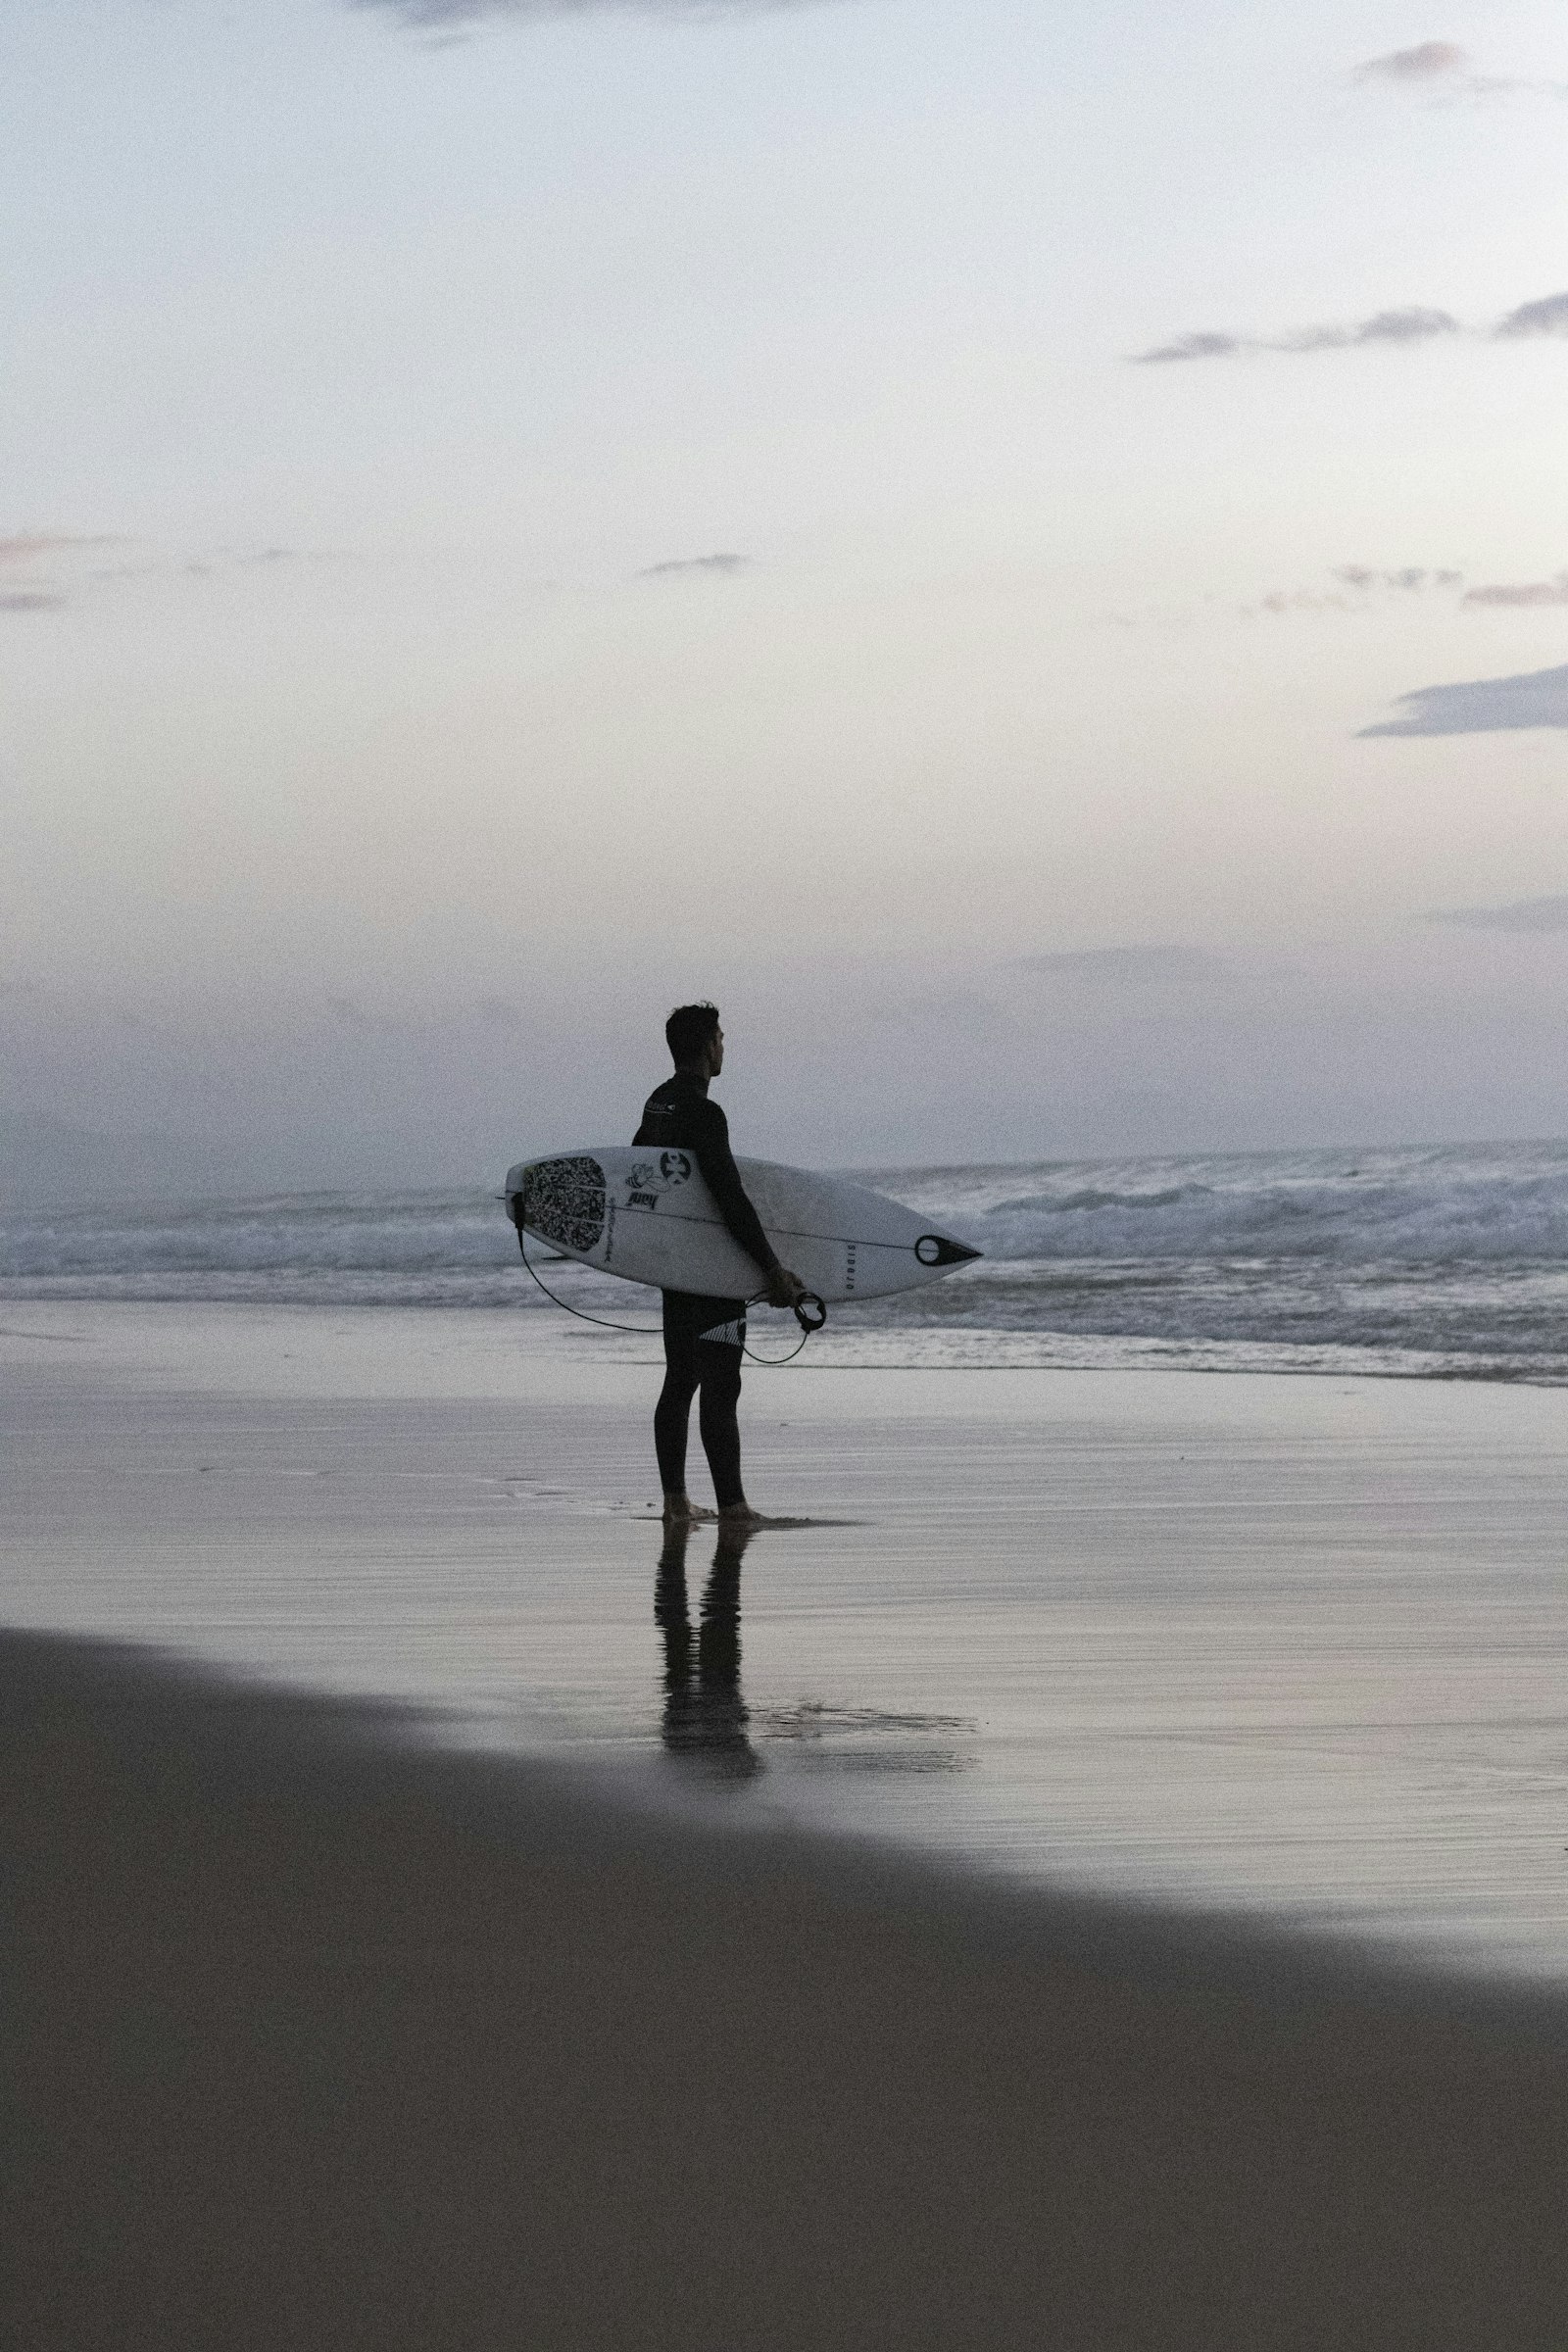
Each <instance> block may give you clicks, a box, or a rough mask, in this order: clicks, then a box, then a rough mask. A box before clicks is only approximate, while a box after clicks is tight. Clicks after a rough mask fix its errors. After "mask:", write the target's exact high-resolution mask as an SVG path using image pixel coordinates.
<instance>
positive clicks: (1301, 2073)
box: [0, 1637, 1568, 2352]
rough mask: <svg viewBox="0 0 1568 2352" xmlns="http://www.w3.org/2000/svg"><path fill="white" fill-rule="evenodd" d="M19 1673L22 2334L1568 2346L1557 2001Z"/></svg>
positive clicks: (138, 1670) (184, 1696)
mask: <svg viewBox="0 0 1568 2352" xmlns="http://www.w3.org/2000/svg"><path fill="white" fill-rule="evenodd" d="M0 1682H3V1688H4V1706H3V1710H0V1712H3V1721H4V1724H5V1735H4V1736H5V1741H6V1747H7V1755H6V1785H7V1788H8V1789H9V1790H10V1792H11V1794H10V1798H9V1801H8V1804H7V1807H6V1820H5V1833H4V1847H5V1852H4V1865H5V1871H6V1877H7V1881H8V1884H9V1886H10V1887H11V1889H12V1893H11V1899H10V1902H9V1905H8V1911H9V1918H10V1927H9V1930H8V1936H7V1941H8V1945H9V1954H10V1958H9V1967H8V1975H9V1977H10V1981H11V1991H10V1998H9V2000H8V2010H9V2013H10V2016H11V2021H12V2025H11V2033H10V2041H11V2069H10V2071H11V2075H12V2086H13V2087H12V2096H13V2100H14V2108H13V2116H14V2128H13V2134H12V2144H13V2150H14V2156H15V2159H16V2161H15V2169H14V2173H13V2191H12V2214H13V2246H14V2249H15V2261H16V2267H15V2269H14V2271H13V2278H12V2289H11V2292H12V2294H13V2296H14V2298H15V2301H14V2305H13V2309H14V2315H15V2319H14V2327H15V2333H14V2335H13V2339H12V2340H14V2341H16V2342H17V2343H19V2344H23V2343H25V2344H26V2345H28V2346H39V2347H42V2346H50V2347H55V2346H59V2347H66V2346H70V2347H73V2348H74V2347H78V2346H80V2347H85V2346H89V2345H91V2346H99V2345H102V2346H105V2347H107V2346H111V2345H116V2346H118V2345H121V2344H123V2343H125V2342H126V2341H128V2340H136V2341H144V2342H156V2343H159V2344H162V2345H167V2346H179V2347H184V2346H191V2347H195V2346H216V2345H222V2346H225V2347H228V2346H233V2347H241V2346H243V2347H253V2346H254V2347H273V2346H276V2347H284V2346H290V2347H292V2346H298V2345H301V2344H309V2343H327V2342H331V2343H339V2344H353V2345H364V2346H367V2347H371V2346H376V2347H391V2346H402V2345H408V2346H410V2347H415V2346H418V2347H429V2346H432V2345H454V2346H456V2345H463V2346H469V2345H472V2346H481V2345H483V2346H490V2345H495V2346H500V2345H502V2344H507V2345H515V2344H527V2345H530V2346H533V2345H537V2346H542V2347H543V2346H549V2347H561V2352H568V2348H576V2347H583V2348H587V2347H598V2346H605V2347H610V2346H619V2347H625V2346H649V2347H653V2346H663V2345H667V2344H672V2343H681V2344H690V2345H695V2346H701V2347H704V2348H705V2352H706V2348H709V2347H711V2352H720V2347H730V2346H748V2347H759V2348H762V2347H775V2346H777V2347H783V2346H787V2345H788V2346H796V2345H802V2344H809V2345H812V2346H820V2347H824V2348H827V2347H838V2346H844V2347H846V2348H848V2347H863V2346H867V2345H887V2346H889V2347H892V2346H895V2345H899V2346H902V2345H929V2346H932V2347H939V2346H940V2347H959V2346H962V2347H968V2346H974V2347H976V2348H979V2347H983V2346H984V2347H994V2346H1018V2347H1024V2346H1031V2347H1034V2346H1040V2345H1047V2344H1049V2345H1061V2346H1081V2347H1084V2348H1085V2352H1090V2348H1091V2347H1093V2348H1095V2352H1098V2348H1099V2347H1111V2346H1116V2347H1122V2346H1126V2347H1133V2346H1137V2347H1146V2346H1147V2347H1149V2348H1150V2352H1155V2347H1158V2348H1160V2352H1171V2348H1173V2347H1186V2346H1192V2347H1195V2348H1196V2347H1198V2346H1203V2347H1208V2348H1213V2347H1220V2346H1225V2347H1230V2346H1234V2347H1236V2348H1237V2352H1243V2348H1244V2347H1250V2348H1262V2347H1274V2346H1287V2345H1289V2346H1299V2347H1302V2348H1303V2352H1304V2348H1305V2347H1309V2346H1311V2347H1316V2346H1321V2345H1323V2344H1328V2343H1333V2344H1336V2345H1346V2346H1352V2345H1353V2346H1366V2347H1369V2348H1371V2347H1377V2348H1378V2352H1390V2348H1394V2347H1401V2346H1423V2347H1440V2346H1441V2347H1455V2348H1457V2347H1459V2346H1474V2347H1476V2352H1482V2348H1483V2347H1485V2348H1487V2352H1495V2347H1499V2346H1503V2345H1506V2346H1509V2347H1512V2348H1523V2347H1528V2346H1540V2347H1542V2348H1543V2352H1544V2348H1545V2347H1547V2346H1552V2345H1556V2344H1560V2343H1561V2341H1562V2337H1563V2330H1564V2327H1565V2325H1568V2237H1565V2233H1564V2230H1563V2227H1562V2220H1563V2210H1564V2207H1563V2198H1564V2191H1565V2189H1568V2177H1565V2176H1568V2156H1565V2150H1568V2031H1565V2028H1564V2020H1563V2018H1562V2016H1561V2014H1560V2012H1558V2011H1557V2010H1556V2009H1555V2008H1554V2007H1553V2006H1552V2005H1550V2004H1539V2003H1538V2004H1536V2005H1534V2006H1532V2007H1530V2008H1522V2007H1519V2006H1515V2007H1513V2008H1510V2006H1509V2004H1508V2003H1507V2002H1506V2001H1504V2000H1501V1999H1500V1998H1496V1997H1492V1998H1485V1997H1482V1996H1480V1995H1477V1994H1471V1995H1470V1996H1468V1997H1464V1998H1461V1996H1459V1995H1458V1994H1457V1993H1456V1992H1455V1993H1450V1994H1447V1995H1439V1994H1436V1993H1433V1992H1430V1991H1429V1992H1427V1993H1425V1994H1423V1993H1422V1992H1420V1990H1419V1989H1418V1988H1416V1987H1414V1986H1411V1985H1404V1986H1400V1985H1398V1983H1397V1981H1394V1980H1387V1981H1385V1980H1379V1979H1377V1978H1375V1977H1368V1976H1365V1975H1361V1974H1358V1973H1357V1972H1354V1971H1351V1970H1348V1969H1340V1970H1336V1969H1333V1968H1330V1967H1327V1966H1325V1965H1323V1964H1322V1963H1321V1961H1313V1962H1306V1961H1303V1960H1302V1959H1300V1958H1299V1957H1298V1956H1293V1954H1292V1953H1291V1951H1290V1950H1289V1948H1288V1947H1286V1946H1284V1945H1282V1944H1281V1943H1279V1942H1278V1941H1277V1940H1276V1941H1270V1940H1269V1939H1267V1938H1265V1937H1259V1938H1255V1939H1251V1940H1250V1939H1248V1938H1247V1937H1245V1936H1234V1935H1232V1936H1212V1935H1211V1936H1202V1935H1200V1934H1199V1933H1197V1932H1196V1931H1194V1930H1192V1929H1191V1928H1189V1929H1187V1930H1182V1929H1180V1928H1177V1927H1174V1926H1171V1925H1160V1924H1158V1923H1154V1922H1152V1921H1150V1920H1148V1919H1142V1920H1140V1919H1134V1918H1121V1917H1118V1916H1117V1914H1116V1913H1115V1912H1114V1911H1113V1910H1112V1909H1110V1908H1108V1907H1095V1906H1084V1905H1075V1904H1072V1903H1070V1902H1066V1901H1062V1900H1058V1901H1054V1902H1053V1901H1051V1900H1049V1899H1045V1898H1037V1897H1030V1896H1025V1895H1014V1896H1011V1897H1007V1896H1005V1895H1004V1894H1002V1893H1000V1892H998V1891H995V1890H987V1889H984V1888H981V1887H976V1886H973V1885H964V1884H962V1883H961V1882H958V1881H956V1880H950V1879H945V1878H944V1877H942V1876H941V1875H940V1874H935V1873H932V1872H930V1871H925V1872H921V1871H918V1870H915V1869H912V1868H909V1867H907V1866H904V1865H899V1864H896V1863H893V1862H891V1861H888V1860H886V1859H880V1860H879V1859H877V1858H875V1857H873V1856H871V1855H869V1854H853V1853H850V1852H848V1851H846V1849H844V1848H843V1847H842V1846H835V1845H834V1844H832V1843H831V1842H829V1841H823V1840H817V1839H812V1838H809V1837H804V1836H791V1835H787V1834H782V1833H781V1834H779V1835H777V1836H775V1837H773V1838H766V1839H763V1840H760V1841H759V1840H758V1839H756V1838H737V1837H735V1836H734V1835H732V1834H731V1833H728V1832H726V1831H724V1830H723V1829H721V1828H718V1827H715V1826H714V1825H713V1824H711V1823H708V1824H699V1823H696V1822H688V1823H686V1824H684V1825H681V1826H679V1827H676V1826H674V1825H672V1824H671V1823H669V1822H668V1821H667V1820H665V1821H663V1822H656V1821H653V1820H651V1819H650V1818H648V1817H647V1816H646V1815H642V1814H639V1813H637V1812H636V1811H634V1810H629V1809H626V1808H617V1807H615V1806H614V1805H613V1804H611V1803H607V1802H605V1801H604V1800H602V1799H600V1798H597V1797H596V1796H595V1795H594V1794H593V1793H592V1792H591V1791H590V1790H589V1789H586V1788H585V1787H583V1786H581V1785H574V1784H573V1783H572V1782H570V1781H569V1780H568V1779H566V1778H565V1777H564V1776H563V1775H561V1774H559V1773H557V1774H552V1773H551V1772H550V1771H548V1770H547V1769H544V1768H541V1767H538V1766H532V1767H529V1766H523V1765H515V1764H514V1765H510V1766H509V1765H504V1764H501V1763H499V1762H497V1761H495V1760H493V1759H479V1758H474V1757H466V1758H461V1757H460V1758H454V1757H450V1756H441V1755H439V1754H433V1753H428V1752H419V1751H418V1750H417V1749H410V1748H409V1747H408V1746H407V1745H406V1744H400V1743H399V1741H398V1740H397V1738H396V1736H395V1734H396V1725H395V1722H393V1721H391V1720H389V1719H386V1718H378V1717H376V1716H374V1715H357V1714H355V1713H354V1712H353V1711H352V1710H349V1709H347V1708H345V1707H343V1706H341V1705H339V1704H336V1703H332V1702H312V1701H310V1700H308V1699H303V1698H298V1697H284V1696H279V1695H277V1694H275V1693H274V1694H266V1693H259V1692H255V1691H248V1690H246V1689H244V1688H240V1687H234V1686H232V1685H224V1684H214V1683H212V1682H204V1681H202V1680H199V1679H196V1678H194V1677H191V1676H189V1675H188V1674H175V1673H172V1672H171V1671H170V1670H168V1669H165V1668H161V1667H160V1666H159V1665H157V1664H156V1663H155V1662H149V1661H147V1660H146V1659H144V1658H139V1657H134V1656H127V1655H125V1654H123V1653H116V1652H106V1651H104V1650H101V1649H96V1648H93V1647H91V1646H88V1645H81V1644H71V1643H65V1642H52V1641H48V1640H44V1639H40V1638H25V1637H11V1638H9V1639H8V1640H7V1641H6V1642H4V1644H3V1646H0Z"/></svg>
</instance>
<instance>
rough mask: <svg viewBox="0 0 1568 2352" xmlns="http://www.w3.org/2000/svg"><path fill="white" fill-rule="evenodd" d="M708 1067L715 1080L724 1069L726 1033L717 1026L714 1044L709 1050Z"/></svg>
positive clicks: (714, 1031)
mask: <svg viewBox="0 0 1568 2352" xmlns="http://www.w3.org/2000/svg"><path fill="white" fill-rule="evenodd" d="M708 1066H709V1068H710V1069H711V1072H712V1074H713V1076H714V1077H715V1078H716V1077H717V1076H718V1073H719V1071H720V1070H721V1069H722V1068H723V1067H724V1032H723V1030H722V1029H720V1028H718V1027H717V1026H716V1025H715V1027H714V1030H713V1036H712V1042H711V1045H710V1046H709V1049H708Z"/></svg>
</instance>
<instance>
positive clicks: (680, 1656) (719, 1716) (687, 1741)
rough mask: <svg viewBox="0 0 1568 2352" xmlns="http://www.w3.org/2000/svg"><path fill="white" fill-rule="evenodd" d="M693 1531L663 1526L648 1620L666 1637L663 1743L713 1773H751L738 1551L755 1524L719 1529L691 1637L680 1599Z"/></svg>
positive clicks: (681, 1525)
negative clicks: (743, 1682) (743, 1686)
mask: <svg viewBox="0 0 1568 2352" xmlns="http://www.w3.org/2000/svg"><path fill="white" fill-rule="evenodd" d="M692 1532H693V1530H692V1523H691V1522H690V1521H689V1520H687V1521H680V1520H676V1521H673V1522H671V1523H670V1524H669V1525H667V1526H666V1527H665V1530H664V1545H663V1549H662V1552H661V1553H660V1556H659V1581H658V1583H657V1584H656V1586H655V1587H654V1622H655V1623H656V1624H657V1625H658V1627H659V1629H660V1631H661V1633H662V1635H663V1637H664V1722H663V1739H664V1745H665V1746H666V1747H667V1748H668V1749H669V1752H670V1754H671V1755H674V1756H681V1757H692V1758H695V1759H697V1760H698V1761H699V1762H700V1763H702V1764H703V1765H704V1766H705V1768H706V1769H707V1770H709V1771H710V1772H712V1773H713V1774H714V1775H715V1776H716V1777H717V1778H719V1779H722V1780H750V1779H751V1778H752V1776H753V1775H754V1774H755V1773H759V1772H760V1771H761V1769H762V1759H761V1757H760V1755H759V1754H758V1753H757V1750H756V1749H755V1748H754V1747H753V1745H752V1743H751V1740H749V1739H748V1737H747V1732H746V1726H747V1722H748V1720H749V1718H748V1716H747V1712H746V1702H745V1700H744V1699H743V1698H742V1696H741V1558H742V1555H743V1554H744V1552H745V1550H746V1546H747V1544H749V1543H750V1542H751V1539H752V1535H753V1532H754V1531H753V1530H752V1529H751V1528H749V1527H725V1526H721V1527H720V1528H719V1530H718V1543H717V1547H716V1549H715V1550H714V1553H713V1564H712V1567H711V1569H710V1571H709V1576H708V1584H707V1588H706V1590H705V1591H704V1593H703V1605H702V1610H701V1614H700V1617H699V1621H698V1629H697V1637H696V1642H695V1644H694V1642H693V1639H692V1620H691V1611H690V1609H689V1607H688V1605H687V1599H686V1547H687V1545H688V1544H690V1542H691V1539H692ZM694 1646H695V1649H696V1658H695V1661H694V1659H693V1655H692V1652H693V1648H694ZM694 1664H695V1669H696V1671H695V1675H694V1672H693V1667H694Z"/></svg>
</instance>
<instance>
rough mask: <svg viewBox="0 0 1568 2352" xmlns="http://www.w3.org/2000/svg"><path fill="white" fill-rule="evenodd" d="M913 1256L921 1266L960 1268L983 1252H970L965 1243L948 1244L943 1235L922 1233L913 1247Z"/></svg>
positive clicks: (946, 1238)
mask: <svg viewBox="0 0 1568 2352" xmlns="http://www.w3.org/2000/svg"><path fill="white" fill-rule="evenodd" d="M914 1254H915V1256H916V1257H917V1258H918V1259H919V1260H920V1263H921V1265H922V1266H961V1265H963V1264H965V1263H966V1261H967V1260H968V1259H969V1258H971V1257H982V1256H983V1255H984V1254H985V1252H984V1251H983V1250H971V1249H970V1248H969V1246H968V1244H967V1243H966V1242H950V1241H949V1239H948V1237H947V1235H946V1234H945V1233H922V1234H921V1236H920V1239H919V1240H918V1241H917V1242H916V1243H915V1245H914Z"/></svg>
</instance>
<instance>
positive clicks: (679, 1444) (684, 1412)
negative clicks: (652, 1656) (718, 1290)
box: [632, 1070, 778, 1511]
mask: <svg viewBox="0 0 1568 2352" xmlns="http://www.w3.org/2000/svg"><path fill="white" fill-rule="evenodd" d="M632 1142H633V1143H634V1144H645V1145H648V1146H649V1147H650V1148H652V1149H653V1150H656V1151H663V1152H690V1153H691V1155H692V1157H693V1159H695V1160H696V1162H697V1166H698V1171H699V1173H700V1174H701V1176H702V1178H703V1181H704V1183H705V1184H706V1185H707V1187H708V1189H709V1191H710V1192H711V1194H712V1196H713V1200H714V1201H715V1203H716V1204H717V1208H718V1212H719V1215H720V1216H721V1217H722V1218H723V1220H724V1222H725V1224H726V1225H727V1226H728V1228H729V1230H730V1232H731V1233H732V1234H733V1235H734V1237H735V1239H736V1241H737V1242H739V1244H740V1246H741V1248H742V1249H743V1250H745V1251H746V1252H747V1254H748V1255H749V1256H751V1257H754V1258H755V1259H756V1260H757V1267H758V1272H759V1274H770V1273H771V1272H772V1270H773V1268H774V1267H775V1266H776V1265H777V1264H778V1259H777V1257H776V1256H775V1254H774V1252H773V1250H771V1249H770V1248H769V1246H768V1240H767V1236H766V1234H765V1233H764V1232H763V1231H762V1224H761V1219H760V1217H759V1216H758V1213H757V1211H756V1209H755V1208H754V1207H753V1206H752V1204H751V1202H750V1201H748V1199H747V1198H746V1187H745V1186H744V1185H743V1184H742V1182H741V1179H740V1170H739V1169H738V1168H737V1167H736V1165H735V1160H734V1155H733V1154H732V1152H731V1151H730V1148H729V1121H728V1120H727V1119H726V1118H725V1116H724V1113H723V1112H722V1110H720V1108H719V1106H718V1104H717V1103H711V1102H710V1101H709V1099H708V1080H707V1079H706V1078H699V1077H698V1076H697V1075H696V1074H695V1072H693V1071H691V1070H677V1071H676V1072H675V1074H674V1076H673V1077H671V1078H666V1079H665V1080H664V1083H663V1085H662V1086H658V1087H656V1088H655V1089H654V1091H653V1093H652V1094H651V1095H650V1096H649V1098H648V1101H647V1102H646V1103H645V1104H644V1105H643V1122H642V1125H641V1126H640V1127H639V1128H638V1130H637V1132H636V1134H635V1135H634V1136H633V1137H632ZM663 1299H664V1367H665V1369H664V1386H663V1389H662V1393H661V1395H660V1398H659V1403H658V1405H657V1406H656V1408H655V1411H654V1446H655V1448H656V1450H657V1452H658V1455H659V1475H660V1480H661V1482H662V1486H663V1490H664V1493H665V1494H666V1495H682V1494H684V1493H685V1491H686V1430H687V1424H688V1422H689V1420H690V1418H691V1409H692V1398H693V1397H695V1396H697V1395H698V1393H699V1391H700V1392H701V1401H700V1403H699V1405H698V1408H697V1425H698V1428H699V1429H700V1430H701V1432H702V1438H703V1451H704V1452H705V1453H706V1454H707V1456H708V1466H709V1468H710V1470H711V1472H712V1474H713V1492H714V1494H715V1495H716V1496H717V1498H718V1507H719V1509H720V1510H721V1511H722V1510H730V1509H733V1508H734V1507H735V1506H736V1505H737V1504H738V1503H741V1502H744V1500H745V1499H746V1497H745V1494H744V1492H743V1490H742V1487H741V1435H740V1425H739V1423H738V1422H737V1420H736V1417H735V1408H736V1405H737V1404H738V1403H739V1401H740V1394H741V1350H742V1348H744V1346H745V1344H746V1301H745V1299H716V1298H708V1297H704V1296H702V1295H700V1294H699V1293H697V1292H695V1291H665V1292H664V1294H663Z"/></svg>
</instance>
